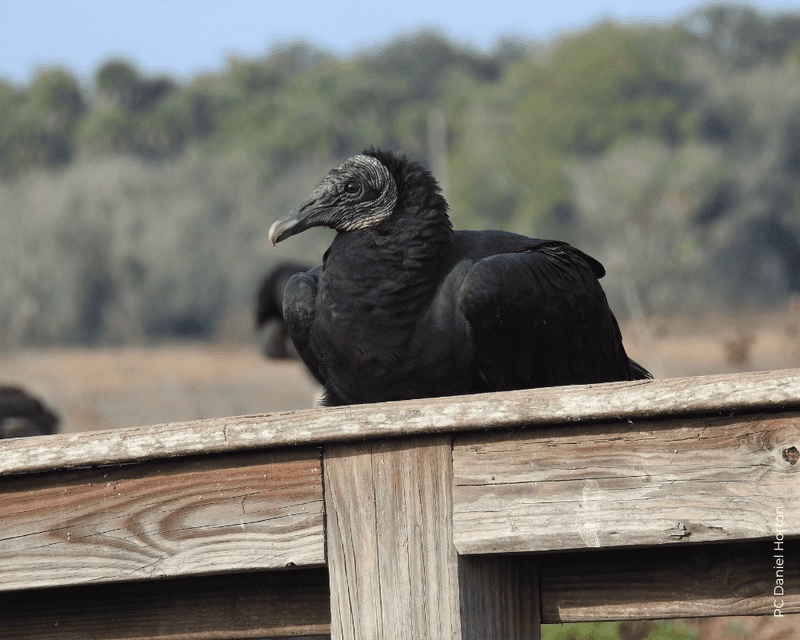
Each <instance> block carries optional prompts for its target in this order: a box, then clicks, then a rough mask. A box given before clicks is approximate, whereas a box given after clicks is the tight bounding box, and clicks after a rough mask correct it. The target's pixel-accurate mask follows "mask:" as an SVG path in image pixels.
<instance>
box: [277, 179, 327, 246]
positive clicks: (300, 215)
mask: <svg viewBox="0 0 800 640" xmlns="http://www.w3.org/2000/svg"><path fill="white" fill-rule="evenodd" d="M331 195H332V194H331V193H329V192H327V191H326V190H325V189H321V188H319V187H318V188H317V189H316V190H315V191H314V195H313V196H312V197H311V198H310V199H309V200H307V201H306V202H304V203H303V204H301V205H298V206H296V207H295V208H294V209H292V210H291V211H290V212H289V213H288V214H286V215H285V216H283V218H281V219H280V220H277V221H276V222H274V223H273V225H272V226H271V227H270V228H269V241H270V243H271V244H272V246H273V247H274V246H275V245H276V244H277V243H279V242H280V241H281V240H285V239H286V238H289V237H290V236H294V235H297V234H298V233H301V232H302V231H305V230H306V229H310V228H311V227H319V226H325V225H326V224H327V221H328V218H329V215H330V210H331V209H332V208H333V207H332V206H331V205H332V203H330V202H326V200H328V199H329V197H330V196H331ZM326 196H328V197H326Z"/></svg>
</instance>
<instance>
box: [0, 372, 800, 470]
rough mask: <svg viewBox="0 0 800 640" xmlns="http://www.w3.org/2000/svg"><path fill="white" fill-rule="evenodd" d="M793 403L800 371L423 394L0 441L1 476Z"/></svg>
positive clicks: (799, 392) (798, 403)
mask: <svg viewBox="0 0 800 640" xmlns="http://www.w3.org/2000/svg"><path fill="white" fill-rule="evenodd" d="M790 408H795V409H800V370H797V369H792V370H787V371H768V372H759V373H746V374H733V375H716V376H699V377H692V378H673V379H667V380H640V381H634V382H615V383H608V384H599V385H578V386H571V387H552V388H546V389H530V390H525V391H511V392H507V393H492V394H479V395H472V396H458V397H454V398H428V399H423V400H409V401H405V402H387V403H377V404H370V405H354V406H349V407H331V408H325V409H313V410H308V411H294V412H283V413H273V414H269V415H265V416H243V417H236V418H218V419H212V420H199V421H195V422H186V423H171V424H162V425H155V426H148V427H132V428H128V429H117V430H113V431H102V432H98V431H95V432H89V433H76V434H63V435H55V436H40V437H37V438H19V439H12V440H3V441H0V474H15V473H27V472H31V471H46V470H56V469H67V468H71V467H85V466H98V465H108V464H122V463H130V462H139V461H143V460H155V459H163V458H171V457H175V456H188V455H196V454H205V453H224V452H233V451H242V450H249V449H260V448H265V447H283V446H289V445H292V446H293V445H303V444H322V443H331V442H357V441H362V440H364V439H367V438H389V437H407V436H411V435H421V434H428V433H444V432H450V431H470V430H485V429H510V428H519V427H521V426H533V425H559V424H574V423H576V422H598V421H605V422H611V421H625V420H634V421H640V420H645V419H648V418H664V417H677V416H683V415H690V414H691V415H701V414H707V415H712V414H730V413H731V412H740V413H744V412H758V411H777V410H785V409H790Z"/></svg>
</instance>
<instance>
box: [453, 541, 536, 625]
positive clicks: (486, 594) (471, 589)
mask: <svg viewBox="0 0 800 640" xmlns="http://www.w3.org/2000/svg"><path fill="white" fill-rule="evenodd" d="M458 564H459V567H458V569H459V580H460V587H461V628H462V629H463V637H464V638H474V639H475V640H478V639H481V640H483V639H485V638H494V639H496V640H511V639H513V640H539V639H540V638H541V637H542V636H541V621H540V618H541V612H540V593H539V575H538V571H537V560H536V559H535V558H534V557H532V556H527V557H526V556H503V557H501V556H460V557H459V559H458Z"/></svg>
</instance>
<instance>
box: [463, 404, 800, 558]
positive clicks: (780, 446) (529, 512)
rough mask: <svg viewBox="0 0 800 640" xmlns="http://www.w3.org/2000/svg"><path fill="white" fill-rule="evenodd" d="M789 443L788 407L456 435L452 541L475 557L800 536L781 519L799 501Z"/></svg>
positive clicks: (793, 435) (799, 416)
mask: <svg viewBox="0 0 800 640" xmlns="http://www.w3.org/2000/svg"><path fill="white" fill-rule="evenodd" d="M797 449H800V413H796V412H794V413H784V414H763V415H750V416H736V417H731V418H692V419H687V420H669V421H653V422H636V423H632V424H627V423H626V424H612V425H608V424H606V425H592V426H571V427H554V428H548V429H529V430H523V431H519V432H516V433H491V434H479V435H478V434H476V435H467V436H461V437H457V438H456V440H455V442H454V448H453V466H454V484H455V487H454V491H453V510H454V541H455V545H456V548H457V549H458V551H459V553H462V554H481V553H510V552H539V551H550V550H558V549H565V550H566V549H582V548H592V547H621V546H647V545H674V544H686V543H695V542H710V541H726V540H742V541H744V540H748V539H757V538H768V537H770V536H774V535H775V534H776V533H777V532H778V531H779V527H782V532H783V534H784V535H787V536H789V535H800V520H799V519H797V518H790V517H788V515H786V514H789V513H790V512H791V511H792V510H793V509H796V508H797V505H800V464H796V459H795V458H793V457H792V455H791V452H792V451H796V450H797ZM787 452H788V453H787ZM779 513H782V514H783V515H784V517H783V518H781V521H780V522H779V521H778V520H777V515H778V514H779Z"/></svg>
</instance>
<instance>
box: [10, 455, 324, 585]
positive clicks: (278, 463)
mask: <svg viewBox="0 0 800 640" xmlns="http://www.w3.org/2000/svg"><path fill="white" fill-rule="evenodd" d="M324 562H325V557H324V534H323V502H322V471H321V467H320V451H319V450H318V449H297V450H292V451H273V452H269V453H264V454H245V455H241V454H240V455H229V456H220V457H216V458H206V457H200V458H193V459H187V460H184V461H173V462H153V463H148V464H142V465H127V466H123V467H119V468H113V469H112V468H105V469H98V470H77V471H72V472H63V473H50V474H41V475H38V476H11V477H6V478H3V479H2V481H0V590H13V589H30V588H35V587H51V586H56V585H67V584H86V583H92V582H104V581H115V582H116V581H128V580H137V579H143V578H161V577H165V576H182V575H200V574H208V573H215V572H222V571H241V570H253V569H266V568H282V567H286V566H302V565H321V564H323V563H324Z"/></svg>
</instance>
